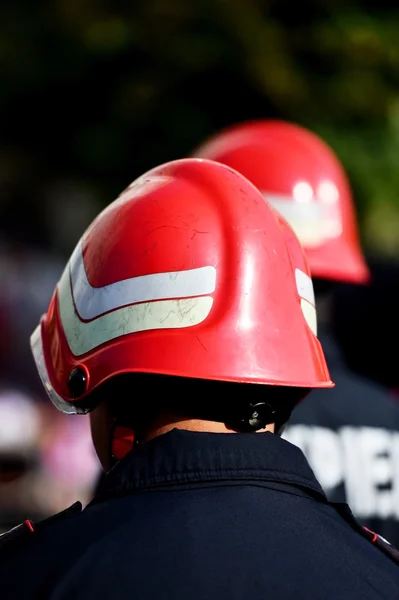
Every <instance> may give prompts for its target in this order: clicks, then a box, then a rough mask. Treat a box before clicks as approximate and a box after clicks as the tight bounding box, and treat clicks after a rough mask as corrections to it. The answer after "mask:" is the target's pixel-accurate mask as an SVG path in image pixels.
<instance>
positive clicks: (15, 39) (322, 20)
mask: <svg viewBox="0 0 399 600" xmlns="http://www.w3.org/2000/svg"><path fill="white" fill-rule="evenodd" d="M391 4H393V3H385V2H384V1H380V2H376V1H374V2H371V1H357V2H352V3H349V2H346V1H345V2H344V1H341V0H325V1H322V0H318V1H317V0H313V1H311V0H304V1H302V2H293V0H275V1H270V2H267V1H261V0H142V1H141V2H132V1H130V2H127V1H123V0H113V1H112V2H111V1H108V2H106V1H105V0H54V1H53V2H45V1H39V2H31V1H29V0H19V1H18V2H11V1H10V0H3V1H2V3H1V5H0V82H1V86H0V111H1V113H0V114H1V119H0V227H3V230H10V228H11V229H12V235H13V236H14V238H15V236H17V235H19V236H20V237H21V239H24V240H27V239H29V240H30V241H34V242H36V243H37V244H42V245H43V244H47V245H48V246H50V247H51V245H53V246H54V247H57V244H58V245H59V248H58V250H61V251H65V252H68V253H69V251H70V250H71V247H70V245H71V243H72V242H74V241H76V240H77V239H78V238H79V237H80V234H81V233H82V231H81V226H80V223H81V222H82V227H83V225H84V226H85V225H86V224H87V223H86V221H87V222H88V220H89V213H90V218H91V213H95V212H96V211H97V210H98V208H99V207H102V206H104V205H105V204H107V203H108V202H109V201H111V200H112V199H114V197H115V196H116V195H117V194H118V193H119V192H120V191H121V190H122V189H123V188H124V187H125V186H126V185H127V184H128V183H130V181H131V180H133V179H134V178H135V177H136V176H137V175H139V174H141V173H142V172H144V171H145V170H147V169H149V168H151V167H153V166H155V165H156V164H159V163H161V162H164V161H167V160H170V159H174V158H180V157H182V156H184V155H187V154H188V153H190V152H191V151H192V150H193V148H194V147H195V146H196V145H197V144H198V143H200V142H201V141H202V140H203V139H204V138H206V137H207V136H208V135H210V134H212V133H214V132H215V131H216V130H218V129H219V128H221V127H223V126H226V125H228V124H231V123H234V122H237V121H240V120H245V119H251V118H262V117H279V118H285V119H289V120H293V121H296V122H298V123H301V124H303V125H305V126H308V127H310V128H312V129H314V130H315V131H316V132H318V133H320V134H321V135H322V136H323V137H324V138H325V139H326V141H328V142H329V143H330V144H331V146H332V147H333V148H334V149H335V150H336V152H337V153H338V155H339V156H340V157H341V159H342V161H343V163H344V165H345V167H346V169H347V172H348V174H349V176H350V179H351V182H352V185H353V189H354V192H355V197H356V203H357V207H358V210H359V215H360V219H361V228H362V236H363V241H364V244H365V247H366V249H367V250H368V252H369V253H371V254H380V255H385V256H399V169H398V162H399V34H398V31H399V8H398V9H393V8H390V7H389V6H390V5H391ZM60 182H62V186H63V189H65V186H68V185H70V191H69V196H68V198H69V199H70V201H69V205H70V210H69V212H68V215H69V217H68V218H69V219H70V220H72V222H71V223H70V225H74V224H75V229H76V234H75V233H74V234H73V236H74V239H73V240H72V239H69V238H68V240H67V241H66V242H65V243H64V246H62V243H61V241H60V240H62V235H59V236H58V234H57V235H54V234H51V231H52V229H54V223H56V222H57V220H58V221H60V220H63V219H64V218H66V217H65V213H64V212H62V211H61V209H60V210H58V206H59V204H57V202H58V200H57V201H56V200H55V198H56V194H54V193H52V192H51V190H53V191H54V190H55V189H58V188H57V186H58V187H59V186H60V185H61V184H60ZM77 190H79V193H78V192H77ZM89 200H90V202H91V205H90V206H91V208H90V210H88V213H87V219H86V217H81V213H82V210H83V205H85V206H86V205H88V204H90V202H89ZM71 203H72V204H73V203H75V205H76V206H75V208H76V210H75V212H73V210H72V208H73V207H71ZM90 211H91V212H90ZM74 214H75V215H76V223H74V222H73V219H74V218H75V217H73V216H72V217H71V215H74ZM78 215H80V216H79V218H78ZM79 219H81V221H79ZM69 229H71V227H70V228H69ZM72 229H73V227H72Z"/></svg>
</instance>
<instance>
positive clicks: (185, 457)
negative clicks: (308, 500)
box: [94, 429, 325, 501]
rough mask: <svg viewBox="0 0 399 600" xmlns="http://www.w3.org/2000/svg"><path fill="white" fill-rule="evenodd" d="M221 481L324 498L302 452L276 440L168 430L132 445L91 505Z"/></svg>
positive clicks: (265, 436)
mask: <svg viewBox="0 0 399 600" xmlns="http://www.w3.org/2000/svg"><path fill="white" fill-rule="evenodd" d="M226 480H228V481H236V482H238V481H246V482H248V481H258V482H262V481H263V482H275V483H279V484H290V485H293V486H297V487H300V488H302V489H305V491H306V490H307V491H309V492H311V493H312V492H313V493H316V494H321V495H322V496H323V497H325V495H324V492H323V491H322V489H321V487H320V485H319V483H318V481H317V480H316V478H315V477H314V474H313V472H312V470H311V468H310V467H309V465H308V462H307V461H306V459H305V456H304V455H303V453H302V451H301V450H299V448H297V447H296V446H294V445H292V444H290V443H289V442H287V441H285V440H283V439H281V438H280V437H278V436H277V435H274V434H272V433H257V434H254V433H250V434H238V433H232V434H221V433H197V432H189V431H184V430H179V429H173V430H172V431H171V432H169V433H167V434H165V435H161V436H159V437H157V438H155V439H153V440H151V441H150V442H147V443H145V444H141V445H139V446H137V447H136V448H135V449H134V450H133V451H132V452H130V453H129V454H128V455H127V456H126V457H125V458H124V459H123V460H121V461H120V462H118V463H117V464H116V465H115V467H114V468H113V469H112V470H111V471H110V472H109V473H108V474H107V476H106V477H105V478H104V481H103V483H102V485H101V486H100V489H99V492H98V495H97V496H96V498H95V500H94V501H96V500H100V499H102V498H103V497H104V496H109V495H112V496H114V495H120V494H125V493H128V492H133V491H138V490H149V489H154V488H160V487H165V486H174V485H183V484H194V483H201V482H202V483H204V482H217V481H219V482H220V481H226Z"/></svg>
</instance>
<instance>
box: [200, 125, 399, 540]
mask: <svg viewBox="0 0 399 600" xmlns="http://www.w3.org/2000/svg"><path fill="white" fill-rule="evenodd" d="M195 155H196V156H199V157H204V158H208V159H212V160H216V161H220V162H221V163H224V164H226V165H229V166H230V167H232V168H234V169H237V171H239V172H240V173H242V174H243V175H244V176H246V177H247V178H248V179H249V180H250V181H251V182H252V183H253V184H254V185H255V186H256V187H257V188H258V189H259V190H260V191H261V193H262V195H263V197H264V198H265V199H266V200H267V201H268V202H269V203H270V204H271V205H272V206H274V207H275V208H276V209H277V210H278V211H279V212H280V213H281V214H282V215H283V216H284V217H285V218H286V219H287V221H288V222H289V223H290V224H291V225H292V227H293V228H294V230H295V232H296V234H297V236H298V237H299V240H300V241H301V243H302V245H303V247H304V248H305V251H306V254H307V258H308V261H309V266H310V270H311V273H312V277H313V280H314V288H315V294H316V306H317V315H318V321H319V339H320V341H321V343H322V346H323V350H324V352H325V355H326V359H327V364H328V366H329V369H330V372H331V374H332V378H333V380H334V382H335V383H336V387H335V388H334V389H333V390H328V391H317V392H315V393H312V394H311V397H310V398H309V399H308V400H307V401H306V402H304V403H303V404H301V405H300V406H298V407H297V408H296V410H295V411H294V413H293V415H292V419H291V420H290V424H289V427H287V428H286V430H285V432H284V437H285V438H286V439H288V440H290V441H291V442H293V443H295V444H297V445H298V446H300V447H301V449H302V450H303V451H304V453H305V455H306V457H307V458H308V460H309V462H310V464H311V466H312V468H313V471H314V472H315V475H316V477H317V479H318V480H319V482H320V483H321V485H322V487H323V489H324V490H325V492H326V493H327V496H328V497H329V498H330V499H331V500H334V501H344V502H348V504H349V505H350V507H351V509H352V510H353V512H354V514H355V515H356V517H357V518H358V519H359V520H360V522H361V523H362V524H363V525H365V526H367V527H369V528H370V529H373V530H375V531H378V532H379V533H380V534H381V535H383V536H384V537H386V538H388V539H389V540H390V541H391V542H392V543H393V544H395V545H399V445H398V439H399V436H398V433H399V404H398V402H396V401H395V399H394V398H393V396H392V394H390V393H389V391H388V390H387V389H385V388H384V387H383V386H380V385H378V384H376V383H375V382H373V381H372V380H371V379H366V378H365V377H364V376H360V375H359V374H355V373H354V372H352V371H351V370H350V369H349V368H348V367H347V365H346V364H345V362H344V358H343V355H342V353H341V350H340V347H339V345H338V342H337V340H336V338H335V335H334V326H333V322H332V306H333V304H332V303H333V301H334V292H335V291H336V290H337V285H339V282H349V283H353V284H367V282H368V281H369V277H370V276H369V270H368V268H367V266H366V263H365V260H364V258H363V255H362V252H361V248H360V244H359V240H358V232H357V224H356V214H355V208H354V203H353V199H352V195H351V190H350V187H349V183H348V180H347V177H346V175H345V172H344V170H343V168H342V165H341V164H340V162H339V161H338V159H337V157H336V156H335V154H334V153H333V152H332V150H331V149H330V148H329V147H328V146H327V145H326V143H325V142H324V141H323V140H321V139H320V138H319V137H318V136H316V135H315V134H314V133H313V132H310V131H308V130H306V129H304V128H302V127H300V126H298V125H295V124H292V123H288V122H281V121H273V120H270V121H268V120H265V121H254V122H248V123H243V124H240V125H236V126H233V127H231V128H229V129H227V130H225V131H223V132H221V133H220V134H217V135H215V136H214V137H213V138H211V139H210V140H209V141H208V142H205V143H204V144H203V145H202V146H201V147H200V148H198V150H197V151H196V152H195ZM377 318H378V315H376V319H377Z"/></svg>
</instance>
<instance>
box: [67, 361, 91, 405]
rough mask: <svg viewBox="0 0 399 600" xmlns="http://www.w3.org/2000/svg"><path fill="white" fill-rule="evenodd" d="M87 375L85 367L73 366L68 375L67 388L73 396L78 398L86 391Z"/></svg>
mask: <svg viewBox="0 0 399 600" xmlns="http://www.w3.org/2000/svg"><path fill="white" fill-rule="evenodd" d="M87 384H88V377H87V373H86V371H85V369H83V368H82V367H75V368H73V369H72V371H71V372H70V374H69V377H68V389H69V391H70V393H71V396H72V397H73V398H79V397H80V396H83V394H84V393H85V392H86V391H87Z"/></svg>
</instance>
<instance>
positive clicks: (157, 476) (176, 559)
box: [0, 159, 399, 600]
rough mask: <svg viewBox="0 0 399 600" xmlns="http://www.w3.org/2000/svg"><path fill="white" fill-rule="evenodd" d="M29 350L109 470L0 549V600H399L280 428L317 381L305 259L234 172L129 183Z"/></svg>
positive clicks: (151, 176) (387, 566)
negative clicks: (81, 496) (81, 497)
mask: <svg viewBox="0 0 399 600" xmlns="http://www.w3.org/2000/svg"><path fill="white" fill-rule="evenodd" d="M31 344H32V349H33V354H34V358H35V361H36V365H37V368H38V371H39V374H40V377H41V380H42V382H43V384H44V387H45V389H46V391H47V393H48V395H49V397H50V399H51V400H52V402H53V403H54V404H55V406H56V407H57V408H58V409H59V410H61V411H63V412H65V413H68V414H71V415H72V414H82V413H90V416H91V426H92V436H93V442H94V445H95V447H96V450H97V453H98V456H99V458H100V460H101V463H102V465H103V467H104V470H105V471H106V472H107V474H106V476H105V478H104V481H103V482H102V485H101V486H100V489H99V490H98V492H97V494H96V496H95V498H94V500H93V501H92V502H91V503H90V504H89V505H88V506H87V507H86V508H85V509H84V510H82V506H81V505H80V503H76V504H75V505H73V506H72V507H70V508H69V509H67V510H66V511H64V512H63V513H61V514H58V515H56V516H54V517H52V518H50V519H48V520H47V521H43V522H41V523H32V522H31V521H25V523H23V524H21V525H20V526H19V527H17V528H16V529H14V530H12V531H10V532H9V533H7V534H6V535H5V536H3V538H0V540H1V541H0V545H1V548H0V586H1V598H2V600H6V599H11V598H12V599H13V600H14V599H16V598H18V600H23V599H25V598H26V599H33V598H35V599H36V598H37V599H38V598H40V599H51V600H65V599H70V598H73V599H74V600H83V599H84V600H91V599H96V600H103V599H104V600H111V599H112V600H118V599H125V598H135V599H137V600H147V599H155V598H184V599H186V598H190V599H192V600H197V599H198V600H199V599H201V600H203V599H204V598H206V599H207V600H212V599H215V600H222V599H224V598H225V599H226V600H227V599H228V600H232V599H242V598H251V599H253V600H256V599H258V598H259V599H264V598H266V597H267V598H270V599H276V600H277V599H279V600H281V599H288V598H290V599H291V598H295V599H299V598H306V599H307V600H312V599H314V600H316V599H317V600H319V599H320V598H323V599H326V600H329V599H334V600H336V598H340V599H345V598H347V599H349V598H350V599H351V600H353V599H356V598H359V599H362V600H365V599H370V600H371V599H377V598H381V597H384V598H387V599H392V600H394V599H397V598H398V596H399V569H398V564H399V559H398V553H397V551H396V550H395V549H394V548H393V547H392V546H390V544H389V543H387V542H385V541H384V540H383V539H381V538H380V537H379V536H378V535H376V534H374V533H372V532H369V531H367V530H365V529H363V527H361V526H360V525H359V524H358V522H357V521H356V520H355V519H354V517H353V516H352V514H351V512H350V510H349V509H348V507H347V506H346V505H344V504H340V505H333V504H331V503H330V502H329V501H328V500H327V498H326V496H325V494H324V492H323V491H322V489H321V487H320V485H319V483H318V482H317V480H316V479H315V477H314V475H313V473H312V471H311V469H310V468H309V465H308V463H307V461H306V459H305V457H304V455H303V453H302V451H301V450H300V449H299V448H297V447H296V446H294V445H292V444H290V443H289V442H287V441H285V440H283V439H281V437H280V436H279V435H278V434H279V432H280V431H281V429H282V427H283V425H284V423H285V422H286V421H287V419H288V418H289V416H290V413H291V411H292V409H293V407H294V406H295V405H296V404H297V403H298V402H299V401H300V400H301V399H302V398H303V397H304V396H305V395H306V394H307V393H308V392H309V391H310V390H311V389H312V388H329V387H332V386H333V383H332V381H331V379H330V375H329V372H328V368H327V366H326V363H325V359H324V355H323V351H322V348H321V345H320V342H319V340H318V338H317V330H316V311H315V306H314V296H313V286H312V281H311V278H310V275H309V271H308V267H307V263H306V259H305V257H304V254H303V252H302V248H301V246H300V244H299V242H298V240H297V238H296V237H295V234H294V233H293V231H292V229H291V228H290V226H289V225H288V224H287V223H286V222H285V221H284V220H283V219H282V217H281V216H280V215H279V214H278V213H277V212H276V211H274V210H273V209H272V208H271V207H270V206H269V205H268V204H267V203H266V202H264V201H263V199H262V196H261V194H260V192H259V191H258V190H257V189H256V188H255V187H254V186H253V185H252V184H251V183H250V182H249V181H247V180H246V179H245V178H244V177H243V176H241V175H240V174H239V173H237V172H235V171H233V170H232V169H230V168H228V167H225V166H224V165H220V164H218V163H215V162H212V161H203V160H197V159H184V160H180V161H173V162H171V163H167V164H165V165H162V166H161V167H158V168H155V169H153V170H152V171H150V172H148V173H146V174H145V175H144V176H143V177H141V178H139V179H138V180H137V181H135V182H134V183H133V184H132V185H130V186H129V187H128V188H127V189H126V190H125V191H124V192H123V193H122V194H121V196H120V197H119V198H118V199H117V200H116V201H115V202H113V203H112V204H111V205H109V206H108V208H106V209H105V210H104V211H103V212H102V213H101V214H100V215H99V216H98V217H97V219H96V220H95V221H94V222H93V223H92V225H91V226H90V227H89V229H88V230H87V231H86V233H85V234H84V235H83V237H82V239H81V240H80V242H79V243H78V245H77V247H76V249H75V251H74V252H73V254H72V256H71V259H70V261H69V262H68V264H67V266H66V269H65V271H64V273H63V275H62V277H61V280H60V282H59V283H58V285H57V287H56V290H55V292H54V295H53V298H52V300H51V302H50V305H49V308H48V311H47V314H46V315H45V316H44V317H43V318H42V320H41V323H40V325H39V327H38V328H37V330H36V331H35V332H34V334H33V336H32V340H31ZM71 418H73V417H71ZM75 418H79V417H75Z"/></svg>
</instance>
